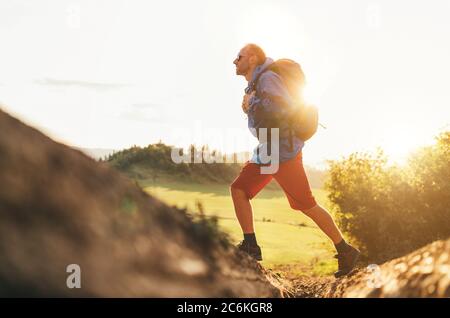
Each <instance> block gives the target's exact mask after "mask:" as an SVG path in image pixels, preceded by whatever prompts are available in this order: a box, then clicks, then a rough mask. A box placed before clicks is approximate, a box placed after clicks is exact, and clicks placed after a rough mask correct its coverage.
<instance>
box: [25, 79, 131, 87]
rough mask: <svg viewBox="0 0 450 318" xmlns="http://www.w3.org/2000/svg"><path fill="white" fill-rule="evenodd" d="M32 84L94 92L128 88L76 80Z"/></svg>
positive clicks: (47, 80)
mask: <svg viewBox="0 0 450 318" xmlns="http://www.w3.org/2000/svg"><path fill="white" fill-rule="evenodd" d="M33 83H35V84H38V85H45V86H59V87H71V86H72V87H73V86H76V87H81V88H87V89H94V90H110V89H118V88H124V87H128V86H130V85H129V84H124V83H101V82H88V81H77V80H59V79H54V78H45V79H41V80H34V81H33Z"/></svg>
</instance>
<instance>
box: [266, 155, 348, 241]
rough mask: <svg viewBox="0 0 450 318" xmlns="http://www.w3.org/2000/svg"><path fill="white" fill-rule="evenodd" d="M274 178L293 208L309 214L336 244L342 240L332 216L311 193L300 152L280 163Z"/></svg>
mask: <svg viewBox="0 0 450 318" xmlns="http://www.w3.org/2000/svg"><path fill="white" fill-rule="evenodd" d="M274 178H275V180H277V182H278V183H279V184H280V186H281V187H282V188H283V191H284V192H285V194H286V197H287V199H288V201H289V204H290V206H291V207H292V208H293V209H295V210H300V211H302V212H303V213H305V214H306V215H307V216H309V217H310V218H311V219H312V220H313V221H314V222H315V223H316V224H317V225H318V226H319V228H320V229H321V230H322V231H323V232H324V233H325V234H326V235H327V236H328V237H329V238H330V239H331V240H332V241H333V243H335V244H336V243H339V242H340V241H341V240H342V234H341V232H340V231H339V229H338V228H337V226H336V224H335V223H334V221H333V218H332V217H331V215H330V214H329V213H328V212H327V211H326V210H325V209H323V208H322V207H321V206H320V205H318V204H317V202H316V200H315V199H314V196H313V195H312V192H311V188H310V186H309V182H308V178H307V176H306V173H305V169H304V167H303V163H302V153H301V152H300V153H299V154H298V155H297V157H296V158H294V159H291V160H289V161H286V162H284V163H282V164H281V165H280V168H279V170H278V172H277V173H276V174H275V175H274Z"/></svg>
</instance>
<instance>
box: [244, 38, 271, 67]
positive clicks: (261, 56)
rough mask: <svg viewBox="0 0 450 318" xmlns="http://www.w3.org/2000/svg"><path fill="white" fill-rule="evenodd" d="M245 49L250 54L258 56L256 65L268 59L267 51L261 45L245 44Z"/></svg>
mask: <svg viewBox="0 0 450 318" xmlns="http://www.w3.org/2000/svg"><path fill="white" fill-rule="evenodd" d="M244 50H245V52H246V53H247V54H248V55H254V56H255V57H256V65H261V64H264V62H265V61H266V53H264V51H263V49H262V48H261V47H260V46H258V45H256V44H253V43H249V44H247V45H246V46H244Z"/></svg>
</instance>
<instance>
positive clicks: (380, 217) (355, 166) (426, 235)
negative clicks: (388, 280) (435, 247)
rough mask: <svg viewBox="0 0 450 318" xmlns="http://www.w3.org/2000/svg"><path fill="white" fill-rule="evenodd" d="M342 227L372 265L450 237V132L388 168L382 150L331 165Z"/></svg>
mask: <svg viewBox="0 0 450 318" xmlns="http://www.w3.org/2000/svg"><path fill="white" fill-rule="evenodd" d="M326 189H327V190H328V191H329V199H330V201H331V202H332V208H333V210H334V213H335V215H336V216H337V219H338V222H339V223H340V226H341V227H342V229H343V230H344V231H345V232H346V233H347V234H348V235H349V236H351V238H352V239H353V241H355V242H356V243H357V244H358V245H359V246H360V247H361V248H362V249H363V251H364V252H365V254H366V255H367V256H368V260H369V261H372V262H382V261H385V260H387V259H391V258H395V257H398V256H401V255H404V254H405V253H408V252H410V251H413V250H415V249H417V248H419V247H421V246H423V245H425V244H427V243H430V242H432V241H435V240H438V239H446V238H448V237H449V236H450V131H447V132H444V133H442V134H440V135H439V136H438V137H436V143H435V144H434V145H433V146H429V147H425V148H422V149H421V150H420V151H418V152H416V153H415V154H413V155H411V156H410V158H409V161H408V164H407V165H406V166H403V167H399V166H389V165H388V164H387V158H386V156H385V155H384V154H383V152H382V151H381V150H379V151H378V152H377V153H375V154H368V153H355V154H352V155H350V156H349V157H348V158H345V159H343V160H340V161H331V162H330V170H329V179H328V180H327V181H326Z"/></svg>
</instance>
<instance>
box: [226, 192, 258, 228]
mask: <svg viewBox="0 0 450 318" xmlns="http://www.w3.org/2000/svg"><path fill="white" fill-rule="evenodd" d="M230 192H231V198H232V199H233V204H234V211H235V213H236V217H237V219H238V221H239V224H240V226H241V228H242V232H243V233H244V234H249V233H254V232H255V230H254V227H253V211H252V205H251V203H250V200H249V199H248V198H247V194H245V192H244V190H241V189H238V188H233V187H231V188H230Z"/></svg>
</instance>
